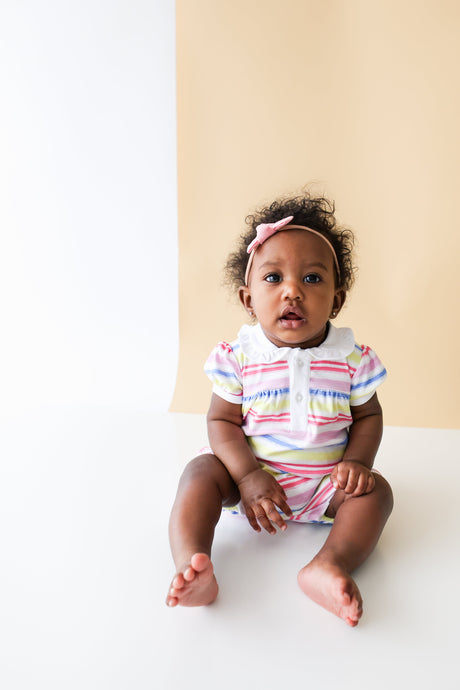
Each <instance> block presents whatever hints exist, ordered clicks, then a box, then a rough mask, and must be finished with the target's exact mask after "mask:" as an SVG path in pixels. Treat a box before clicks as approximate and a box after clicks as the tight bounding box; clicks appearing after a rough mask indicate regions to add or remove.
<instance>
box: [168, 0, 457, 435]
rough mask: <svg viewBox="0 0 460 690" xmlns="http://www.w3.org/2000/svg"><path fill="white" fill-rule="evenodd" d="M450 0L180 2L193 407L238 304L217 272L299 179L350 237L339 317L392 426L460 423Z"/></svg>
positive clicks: (182, 242)
mask: <svg viewBox="0 0 460 690" xmlns="http://www.w3.org/2000/svg"><path fill="white" fill-rule="evenodd" d="M459 39H460V5H459V4H458V3H457V2H455V1H451V2H449V1H447V0H429V1H425V2H423V3H422V2H411V1H407V0H406V1H404V0H398V1H396V0H395V1H391V0H381V1H380V2H377V1H372V0H362V1H358V0H335V1H334V0H323V1H322V2H318V0H283V2H282V3H281V2H279V0H263V1H262V2H261V1H260V0H231V1H230V0H221V1H218V2H216V0H192V1H190V0H177V50H178V55H177V57H178V63H177V70H178V149H179V261H180V364H179V370H178V377H177V387H176V393H175V397H174V400H173V404H172V409H173V410H175V411H184V412H204V411H206V409H207V406H208V402H209V396H210V384H209V382H208V380H207V378H206V377H205V375H204V374H203V371H202V367H203V363H204V360H205V359H206V356H207V355H208V353H209V351H210V350H211V348H212V347H213V346H214V345H215V344H216V343H217V342H218V341H219V340H221V339H232V338H233V337H235V335H236V333H237V331H238V329H239V327H240V325H241V323H242V322H243V321H244V318H245V317H244V314H243V311H242V309H241V308H240V307H239V306H238V305H237V303H236V301H235V299H234V298H233V297H232V296H230V295H227V293H226V291H225V289H224V288H222V287H221V284H222V265H223V263H224V261H225V258H226V256H227V254H228V252H229V251H230V250H231V249H232V247H233V243H234V240H235V238H236V237H237V235H238V234H239V233H240V231H241V230H242V229H243V227H244V217H245V216H246V215H247V213H248V212H249V211H251V210H252V209H254V208H255V207H256V206H258V205H260V204H261V203H264V202H266V201H270V200H271V199H272V198H274V197H276V196H279V195H280V194H285V193H292V192H294V193H296V192H298V191H299V190H300V189H301V188H302V186H304V185H306V184H308V183H310V182H312V181H314V182H315V185H314V191H318V192H320V193H325V194H326V195H328V196H330V197H332V198H333V199H335V201H336V206H337V215H338V217H339V220H340V221H342V222H343V223H346V224H348V225H350V226H351V227H352V228H353V229H354V231H355V233H356V235H357V238H358V241H359V244H358V248H357V250H358V251H357V259H358V266H359V275H358V279H357V282H356V285H355V287H354V289H353V291H352V292H351V294H350V296H349V302H348V306H347V307H346V308H345V309H344V311H343V312H342V314H341V316H340V319H338V320H337V321H336V325H339V326H340V325H349V326H351V327H352V328H353V329H354V331H355V336H356V338H357V340H358V341H360V342H365V343H367V344H369V345H371V346H372V347H374V348H375V349H376V350H377V352H378V353H379V355H380V357H381V358H382V360H383V361H384V362H385V364H386V366H387V368H388V370H389V374H390V376H389V379H388V381H387V382H386V383H385V385H384V386H383V387H382V388H381V392H380V393H379V395H380V398H381V400H382V403H383V406H384V412H385V422H386V424H390V425H402V426H432V427H455V428H456V427H458V426H459V421H460V414H459V403H458V392H459V390H460V381H459V366H458V354H457V350H458V343H459V321H458V303H457V292H458V274H459V270H460V266H459V257H460V246H459V245H460V230H459V220H460V218H459V215H460V214H459V166H460V145H459V144H460V133H459V132H460V124H459V123H460V94H459V72H460V68H459V66H460V40H459Z"/></svg>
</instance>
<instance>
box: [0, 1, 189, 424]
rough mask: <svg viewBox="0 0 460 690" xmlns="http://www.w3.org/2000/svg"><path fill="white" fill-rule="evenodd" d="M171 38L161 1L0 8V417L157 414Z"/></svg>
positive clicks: (169, 206)
mask: <svg viewBox="0 0 460 690" xmlns="http://www.w3.org/2000/svg"><path fill="white" fill-rule="evenodd" d="M174 35H175V32H174V1H173V0H155V2H152V0H129V1H128V0H122V1H121V2H116V3H115V2H112V1H111V0H79V2H76V1H73V2H72V1H70V0H69V1H66V0H48V1H46V2H45V1H39V2H37V1H36V0H35V1H34V0H29V1H27V0H2V3H1V5H0V80H1V83H0V86H1V107H0V238H1V248H0V325H1V338H0V376H1V380H0V410H1V411H5V410H9V409H14V408H18V407H23V406H26V407H35V406H37V405H45V406H46V405H56V404H58V405H61V404H78V405H80V404H83V405H87V404H91V405H92V404H95V405H110V406H116V407H119V406H123V407H133V408H136V409H143V410H166V409H167V407H168V405H169V402H170V398H171V396H172V392H173V387H174V383H175V376H176V359H177V340H178V339H177V268H176V265H177V232H176V226H177V212H176V206H177V204H176V116H175V38H174ZM160 360H162V363H161V365H159V361H160Z"/></svg>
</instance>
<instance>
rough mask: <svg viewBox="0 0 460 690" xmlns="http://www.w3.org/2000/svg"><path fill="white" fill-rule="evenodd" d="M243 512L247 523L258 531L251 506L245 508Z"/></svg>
mask: <svg viewBox="0 0 460 690" xmlns="http://www.w3.org/2000/svg"><path fill="white" fill-rule="evenodd" d="M245 513H246V517H247V519H248V521H249V524H250V525H251V527H252V529H253V530H255V531H256V532H260V527H259V525H258V523H257V520H256V518H255V515H254V511H253V510H252V508H245Z"/></svg>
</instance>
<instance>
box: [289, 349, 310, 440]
mask: <svg viewBox="0 0 460 690" xmlns="http://www.w3.org/2000/svg"><path fill="white" fill-rule="evenodd" d="M310 361H311V357H310V355H309V353H308V350H293V351H292V354H291V355H290V357H289V383H290V389H291V410H290V412H291V430H292V431H306V429H307V425H308V403H309V399H310V393H309V390H310Z"/></svg>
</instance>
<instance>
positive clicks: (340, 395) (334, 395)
mask: <svg viewBox="0 0 460 690" xmlns="http://www.w3.org/2000/svg"><path fill="white" fill-rule="evenodd" d="M310 395H323V396H325V397H326V398H341V399H343V400H349V399H350V394H349V393H342V392H341V391H324V390H322V389H321V388H310Z"/></svg>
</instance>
